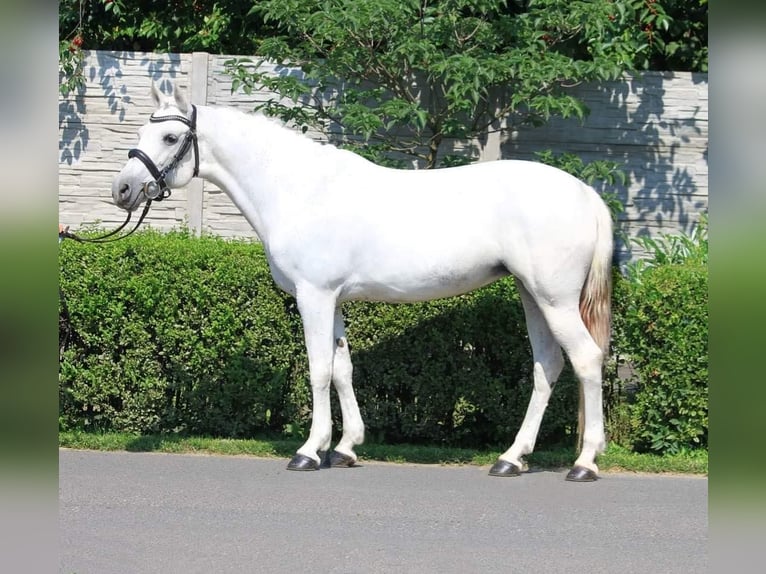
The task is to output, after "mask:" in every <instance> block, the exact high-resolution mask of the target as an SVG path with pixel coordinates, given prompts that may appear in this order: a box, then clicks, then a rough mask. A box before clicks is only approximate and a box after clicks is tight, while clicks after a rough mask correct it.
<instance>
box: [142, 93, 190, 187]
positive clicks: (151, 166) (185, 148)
mask: <svg viewBox="0 0 766 574" xmlns="http://www.w3.org/2000/svg"><path fill="white" fill-rule="evenodd" d="M191 110H192V112H191V118H186V117H184V116H176V115H171V116H154V115H152V116H151V117H150V118H149V121H150V122H151V123H159V122H170V121H175V122H181V123H182V124H185V125H186V126H188V128H189V131H187V132H186V134H185V135H184V138H183V140H182V141H181V145H180V146H179V148H178V151H177V152H176V153H175V155H174V156H173V158H172V159H171V160H170V162H169V163H168V164H167V165H166V166H165V167H163V168H162V169H159V168H158V167H157V165H156V164H155V163H154V161H152V158H150V157H149V156H148V155H146V153H144V152H143V151H141V150H140V149H138V148H133V149H131V150H129V151H128V158H129V159H131V158H136V159H138V160H140V161H141V163H143V164H144V166H146V169H148V170H149V173H150V174H151V176H152V177H153V178H154V181H150V182H148V183H146V184H145V185H144V189H143V194H144V196H145V197H146V199H147V201H150V202H151V201H162V200H163V199H165V198H166V197H169V196H170V188H169V187H168V185H167V183H165V177H166V176H167V175H168V173H170V172H171V171H172V170H174V169H175V168H176V167H177V166H178V164H179V163H180V162H181V160H182V159H183V158H184V157H185V156H186V154H187V153H189V149H190V148H192V147H193V148H194V177H197V176H198V175H199V145H198V144H197V107H196V106H195V105H193V104H192V107H191Z"/></svg>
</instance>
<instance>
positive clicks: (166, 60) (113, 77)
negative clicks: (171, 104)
mask: <svg viewBox="0 0 766 574" xmlns="http://www.w3.org/2000/svg"><path fill="white" fill-rule="evenodd" d="M141 54H142V55H141V57H138V58H137V57H136V56H137V54H136V53H135V52H102V51H88V52H86V53H85V55H84V57H85V58H87V59H88V60H90V61H92V59H91V58H90V56H95V62H96V63H95V65H90V66H87V67H86V68H85V70H84V75H85V86H81V87H79V88H77V91H76V92H75V93H73V94H71V95H70V96H69V97H67V98H60V99H59V138H60V139H59V152H60V156H59V163H64V164H67V165H72V164H73V163H74V162H76V161H78V160H79V159H80V158H81V156H82V154H83V153H84V152H85V151H86V150H87V148H88V144H89V143H90V131H89V130H88V126H87V125H86V123H85V120H84V118H85V115H86V114H87V113H88V109H87V103H86V102H87V101H88V99H89V98H90V99H91V100H92V101H93V102H94V105H105V106H106V108H107V110H108V113H109V114H110V116H113V117H114V122H109V123H115V124H120V123H123V122H124V121H125V113H126V110H127V106H128V105H130V104H132V103H133V101H132V99H131V97H130V95H128V85H127V83H126V82H125V81H124V77H125V75H126V74H128V75H133V74H135V73H136V72H134V71H133V70H131V68H133V67H135V66H136V65H137V66H139V68H141V69H142V70H141V71H140V72H138V73H140V74H143V75H145V76H146V77H147V79H151V81H152V82H155V83H158V87H159V88H160V89H161V90H163V91H165V92H169V91H170V89H171V86H170V83H171V81H173V80H174V79H175V78H176V77H177V76H178V74H179V72H180V69H181V56H180V55H178V54H162V55H156V54H152V57H151V58H149V57H147V55H146V54H143V53H141ZM97 88H98V89H99V91H98V92H96V93H93V92H94V91H95V90H96V89H97ZM148 91H149V82H148V80H147V93H148ZM95 102H98V104H95ZM102 102H103V103H102Z"/></svg>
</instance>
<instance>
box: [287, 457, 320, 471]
mask: <svg viewBox="0 0 766 574" xmlns="http://www.w3.org/2000/svg"><path fill="white" fill-rule="evenodd" d="M287 470H319V463H318V462H317V461H315V460H314V459H313V458H311V457H308V456H306V455H304V454H296V455H295V456H294V457H293V458H292V460H291V461H290V462H289V463H287Z"/></svg>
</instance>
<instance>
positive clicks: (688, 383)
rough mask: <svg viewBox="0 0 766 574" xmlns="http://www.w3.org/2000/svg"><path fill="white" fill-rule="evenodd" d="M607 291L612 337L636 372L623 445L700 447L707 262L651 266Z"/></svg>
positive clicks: (704, 424)
mask: <svg viewBox="0 0 766 574" xmlns="http://www.w3.org/2000/svg"><path fill="white" fill-rule="evenodd" d="M615 292H616V296H615V305H614V307H615V321H614V343H613V344H614V346H615V348H616V352H617V353H619V354H621V355H623V356H626V357H627V358H628V359H629V361H630V363H631V364H632V366H633V368H634V369H635V370H636V372H637V374H638V381H637V382H638V386H637V389H636V392H635V394H634V395H633V396H632V397H630V400H629V401H628V402H627V405H626V408H625V411H624V412H627V415H628V421H627V422H628V425H629V436H627V437H626V440H625V441H624V442H629V443H630V444H629V445H626V446H632V447H634V448H635V449H636V450H641V451H654V452H669V453H675V452H678V451H679V450H682V449H694V448H700V447H707V433H708V350H707V345H708V309H707V304H708V272H707V267H705V266H700V265H694V264H690V265H677V264H668V265H661V266H656V267H652V268H649V269H648V270H646V271H645V272H643V273H642V275H641V276H640V278H639V279H638V280H636V281H634V282H629V281H627V280H622V281H620V282H619V287H618V288H617V289H616V290H615Z"/></svg>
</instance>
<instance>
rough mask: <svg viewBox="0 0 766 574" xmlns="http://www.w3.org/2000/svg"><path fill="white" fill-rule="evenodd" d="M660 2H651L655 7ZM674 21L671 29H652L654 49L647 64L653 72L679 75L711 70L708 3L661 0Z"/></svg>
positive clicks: (688, 0)
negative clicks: (680, 73) (708, 40)
mask: <svg viewBox="0 0 766 574" xmlns="http://www.w3.org/2000/svg"><path fill="white" fill-rule="evenodd" d="M656 3H657V2H649V1H648V0H647V5H654V4H656ZM660 3H661V4H662V6H663V8H664V10H665V13H666V14H667V15H668V16H669V18H670V25H669V26H668V28H667V29H663V28H658V27H657V26H654V25H653V26H652V27H651V28H647V29H646V30H645V32H646V33H647V34H649V35H650V37H651V39H652V44H653V50H652V54H651V57H650V59H649V60H648V61H647V62H646V65H647V67H648V68H649V69H652V70H673V71H676V72H681V71H685V72H707V71H708V44H707V36H708V1H707V0H660Z"/></svg>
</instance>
